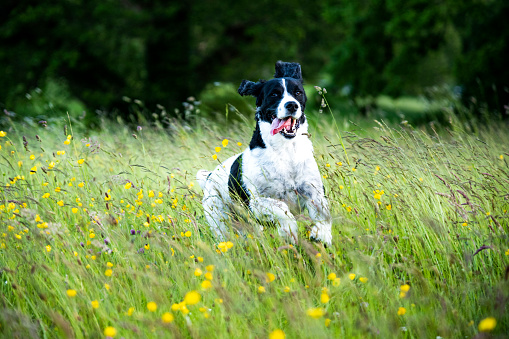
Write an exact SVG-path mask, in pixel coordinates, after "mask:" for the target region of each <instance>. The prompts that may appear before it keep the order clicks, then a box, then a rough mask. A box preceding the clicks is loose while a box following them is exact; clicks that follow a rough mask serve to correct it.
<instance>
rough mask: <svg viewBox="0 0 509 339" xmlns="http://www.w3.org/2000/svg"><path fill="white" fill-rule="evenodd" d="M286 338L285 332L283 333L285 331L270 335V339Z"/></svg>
mask: <svg viewBox="0 0 509 339" xmlns="http://www.w3.org/2000/svg"><path fill="white" fill-rule="evenodd" d="M285 338H286V335H285V332H283V330H279V329H278V330H274V331H272V332H270V334H269V339H285Z"/></svg>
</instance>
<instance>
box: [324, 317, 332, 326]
mask: <svg viewBox="0 0 509 339" xmlns="http://www.w3.org/2000/svg"><path fill="white" fill-rule="evenodd" d="M330 322H331V320H330V319H329V318H327V319H325V327H329V325H330Z"/></svg>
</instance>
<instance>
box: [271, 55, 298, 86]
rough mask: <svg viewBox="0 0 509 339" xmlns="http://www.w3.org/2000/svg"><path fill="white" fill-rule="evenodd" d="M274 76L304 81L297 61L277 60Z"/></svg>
mask: <svg viewBox="0 0 509 339" xmlns="http://www.w3.org/2000/svg"><path fill="white" fill-rule="evenodd" d="M274 78H294V79H297V80H300V81H302V71H301V69H300V65H299V64H298V63H296V62H283V61H281V60H280V61H278V62H276V73H274Z"/></svg>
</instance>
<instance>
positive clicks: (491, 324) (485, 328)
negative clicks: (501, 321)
mask: <svg viewBox="0 0 509 339" xmlns="http://www.w3.org/2000/svg"><path fill="white" fill-rule="evenodd" d="M496 326H497V319H495V318H493V317H488V318H484V319H483V320H481V322H480V323H479V327H478V328H479V331H480V332H489V331H492V330H493V329H494V328H495V327H496Z"/></svg>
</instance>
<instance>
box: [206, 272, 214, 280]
mask: <svg viewBox="0 0 509 339" xmlns="http://www.w3.org/2000/svg"><path fill="white" fill-rule="evenodd" d="M205 279H207V280H212V279H213V276H212V273H211V272H207V273H205Z"/></svg>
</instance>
